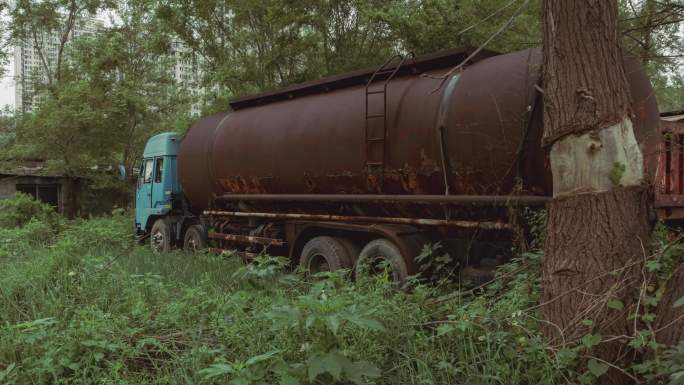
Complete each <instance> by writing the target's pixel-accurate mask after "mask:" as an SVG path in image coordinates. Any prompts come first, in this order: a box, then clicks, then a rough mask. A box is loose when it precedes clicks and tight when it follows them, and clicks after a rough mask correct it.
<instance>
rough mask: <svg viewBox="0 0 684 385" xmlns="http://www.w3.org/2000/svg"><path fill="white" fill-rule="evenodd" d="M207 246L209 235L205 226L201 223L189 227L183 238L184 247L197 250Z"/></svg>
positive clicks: (188, 249) (193, 250)
mask: <svg viewBox="0 0 684 385" xmlns="http://www.w3.org/2000/svg"><path fill="white" fill-rule="evenodd" d="M206 248H207V236H206V233H205V231H204V228H203V227H202V226H200V225H192V226H190V227H188V230H187V231H186V232H185V237H184V238H183V249H184V250H186V251H190V252H195V251H199V250H203V249H206Z"/></svg>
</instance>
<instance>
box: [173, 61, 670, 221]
mask: <svg viewBox="0 0 684 385" xmlns="http://www.w3.org/2000/svg"><path fill="white" fill-rule="evenodd" d="M420 60H422V59H421V58H416V61H418V62H420ZM440 60H441V61H438V63H439V66H438V67H434V66H433V67H430V68H421V67H420V66H414V67H413V68H412V69H410V70H406V72H402V73H401V74H399V75H401V76H399V75H398V76H397V77H396V78H395V79H393V80H392V81H391V82H390V83H389V85H388V88H387V94H386V97H387V112H386V114H387V127H386V130H387V132H386V142H385V145H386V150H385V153H384V154H383V156H384V159H385V162H384V178H379V177H378V175H376V174H373V173H369V172H367V167H366V154H365V148H366V138H365V135H366V134H365V133H364V131H365V130H364V127H365V118H364V117H365V113H364V108H365V107H364V104H365V85H364V82H362V81H361V80H362V78H364V76H366V77H367V76H368V73H367V72H366V75H363V74H362V73H361V72H359V74H356V75H354V74H352V75H345V76H341V77H340V78H339V79H337V80H335V79H333V80H331V81H328V82H327V83H326V82H320V83H319V84H313V85H312V84H310V85H303V86H296V87H295V88H293V89H290V90H289V91H288V90H284V91H282V92H280V93H269V94H266V95H261V96H259V97H255V98H251V99H250V98H246V99H241V101H242V102H241V104H240V103H238V104H236V105H235V106H234V107H237V108H239V109H238V110H237V111H234V112H233V113H230V114H228V113H222V114H217V115H213V116H210V117H208V118H206V119H203V120H200V121H198V122H197V123H196V124H195V125H194V126H193V127H192V128H191V129H190V130H189V132H188V133H187V135H186V137H185V138H184V140H183V142H182V145H181V149H180V154H179V175H180V180H181V184H182V187H183V191H184V194H185V195H186V196H187V198H188V200H189V202H190V204H191V205H190V206H191V209H192V210H193V212H195V213H200V212H202V211H203V210H205V209H209V208H212V209H214V208H217V209H230V210H231V211H238V210H237V209H236V207H233V206H230V205H231V201H229V200H223V201H216V197H228V196H231V195H232V196H240V195H254V196H255V198H254V199H253V200H252V201H251V202H247V203H248V204H249V207H250V210H249V211H256V212H259V211H261V212H274V211H275V212H281V213H298V212H308V213H311V206H307V205H306V203H308V202H319V203H318V205H319V208H323V207H324V204H323V202H324V201H325V199H327V198H331V197H335V196H346V195H349V196H352V195H359V196H367V195H383V196H395V195H396V196H435V195H443V194H444V192H445V191H446V188H447V186H448V187H449V193H450V195H448V196H449V197H450V196H474V195H477V196H496V197H497V198H495V199H493V200H492V202H498V201H499V198H498V197H501V196H507V195H525V196H541V197H548V196H550V193H551V191H552V188H551V173H550V168H549V165H548V156H547V149H545V148H542V147H541V145H540V143H541V140H540V138H541V133H542V111H541V98H540V95H539V94H538V92H537V91H536V90H535V87H534V85H535V84H537V83H538V82H539V74H540V66H541V62H542V60H541V54H540V51H539V50H538V49H532V50H526V51H520V52H515V53H511V54H506V55H499V56H493V57H487V58H481V59H480V60H477V61H475V62H474V63H473V64H471V65H469V66H466V67H465V69H464V70H463V71H461V72H460V73H458V74H456V75H457V76H458V81H457V82H455V83H453V89H451V90H449V92H448V97H446V96H445V94H446V92H445V91H444V89H445V88H444V87H445V85H448V84H450V80H451V79H453V78H449V79H447V81H446V82H444V81H443V80H444V79H442V78H437V79H435V78H434V77H439V76H441V75H443V74H444V73H446V72H447V71H448V70H449V69H450V68H451V67H452V66H454V65H456V64H459V63H460V60H462V58H461V57H460V56H459V55H454V56H451V57H449V56H447V57H446V58H442V59H440ZM407 66H408V64H407ZM627 67H628V68H627V72H628V74H627V77H628V80H629V81H630V86H631V91H632V96H633V98H634V100H635V103H634V112H635V117H634V126H635V131H636V136H637V139H638V140H639V142H640V143H641V144H642V145H643V146H645V147H646V146H653V147H649V148H655V147H656V146H657V136H658V135H659V133H658V132H657V131H658V129H657V127H654V126H653V124H652V120H653V114H654V108H655V99H654V97H653V93H652V89H651V87H650V84H649V83H648V78H647V77H646V75H645V73H644V71H643V69H642V68H641V67H639V66H638V65H637V64H629V65H628V66H627ZM422 75H429V76H422ZM355 76H356V78H355ZM352 78H353V79H356V80H354V82H350V80H349V79H352ZM344 79H346V80H344ZM355 82H356V83H355ZM440 86H441V87H440ZM298 87H299V88H298ZM326 87H327V91H326ZM299 91H301V92H299ZM288 92H289V94H288ZM276 94H277V95H276ZM283 95H286V96H287V95H289V96H287V97H286V98H282V96H283ZM290 96H292V98H291V99H290V98H289V97H290ZM445 98H446V99H445ZM379 99H381V98H379ZM440 106H441V108H440ZM381 107H382V105H381V103H380V102H378V103H371V105H369V113H371V114H372V113H377V112H378V111H380V110H381ZM374 111H375V112H374ZM440 111H441V113H440ZM438 116H442V117H441V118H439V123H440V126H441V127H443V130H441V136H440V135H437V134H436V133H437V130H436V127H435V126H436V124H437V123H438ZM376 120H379V119H376ZM656 120H657V112H656ZM369 131H370V133H369V135H370V136H371V137H376V136H374V135H376V134H377V135H381V134H382V127H381V125H375V126H374V125H370V126H369ZM654 131H655V134H654ZM378 147H379V146H378ZM645 158H647V163H649V164H650V163H652V161H653V159H654V158H653V157H645ZM443 159H444V160H443ZM649 170H651V168H649ZM282 194H287V195H320V196H321V197H322V198H315V199H314V198H312V199H309V200H308V201H306V200H301V201H297V200H293V201H290V202H289V204H288V205H279V206H277V207H275V206H274V205H272V204H271V202H269V201H268V199H266V198H264V199H261V198H257V196H271V197H274V198H275V197H277V196H279V195H282ZM348 199H350V200H351V199H356V198H348ZM362 199H366V198H362ZM402 199H403V198H400V199H395V200H394V201H392V200H391V199H389V200H388V201H387V202H386V203H387V204H388V205H390V206H391V205H392V204H394V203H401V204H402V205H403V204H404V201H403V200H402ZM400 201H401V202H400ZM336 202H337V201H330V202H329V203H330V204H334V203H336ZM349 202H351V201H349ZM432 203H434V205H435V206H436V207H437V209H429V207H428V206H426V205H427V204H432ZM441 204H443V203H441V202H439V201H438V200H435V201H434V202H424V203H422V204H421V206H419V207H403V206H402V207H401V209H399V208H396V207H395V208H392V207H383V210H385V212H387V213H389V215H387V214H385V215H384V216H391V215H397V216H401V217H404V218H406V219H411V218H426V214H425V213H426V211H429V212H430V213H431V215H430V217H431V218H430V219H435V220H439V219H442V218H448V216H444V215H443V214H444V213H443V212H442V214H441V216H440V214H439V210H438V209H439V205H441ZM483 205H484V204H483ZM364 210H365V208H364ZM320 211H322V213H335V214H339V213H341V211H338V210H334V209H329V208H325V210H323V209H321V210H320ZM320 213H321V212H319V214H320ZM374 214H375V213H373V215H374ZM380 214H382V213H380ZM379 216H383V215H379ZM456 217H459V218H464V217H463V216H456ZM496 219H501V220H502V221H503V220H505V217H504V216H500V217H498V218H496Z"/></svg>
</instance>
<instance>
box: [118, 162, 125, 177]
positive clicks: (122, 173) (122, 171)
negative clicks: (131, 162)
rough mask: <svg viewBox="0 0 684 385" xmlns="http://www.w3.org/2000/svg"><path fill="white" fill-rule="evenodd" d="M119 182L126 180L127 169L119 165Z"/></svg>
mask: <svg viewBox="0 0 684 385" xmlns="http://www.w3.org/2000/svg"><path fill="white" fill-rule="evenodd" d="M119 180H126V167H125V166H124V165H123V164H119Z"/></svg>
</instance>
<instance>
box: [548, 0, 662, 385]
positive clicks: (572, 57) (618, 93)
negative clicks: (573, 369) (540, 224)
mask: <svg viewBox="0 0 684 385" xmlns="http://www.w3.org/2000/svg"><path fill="white" fill-rule="evenodd" d="M617 10H618V8H617V1H616V0H583V1H580V0H546V1H544V5H543V17H544V20H543V29H544V31H543V32H544V130H545V132H544V137H543V141H544V144H546V145H550V146H551V150H550V159H551V169H552V173H553V184H554V199H553V201H552V202H551V203H550V204H549V206H548V223H547V237H546V244H545V260H544V269H543V293H542V304H543V306H542V311H543V313H544V316H545V318H546V320H547V321H549V323H548V324H547V326H546V327H545V334H546V335H547V337H548V338H549V339H550V340H551V343H552V344H554V345H556V346H560V345H562V344H564V343H571V342H577V341H579V340H580V339H581V338H582V337H583V336H585V335H587V334H591V335H594V336H599V335H600V336H603V337H604V338H603V341H602V342H600V343H598V345H596V346H595V347H593V348H592V349H590V350H589V352H588V353H587V354H586V355H585V357H584V359H585V361H587V362H588V361H589V360H591V358H590V357H594V359H595V360H596V361H595V362H600V363H604V362H606V363H609V364H610V365H615V366H618V367H627V366H629V365H628V364H629V362H630V361H631V360H633V359H634V357H633V356H632V352H630V351H629V350H627V349H626V348H627V345H626V344H624V341H620V340H615V341H612V342H606V338H605V337H607V336H621V335H629V334H633V332H634V331H633V330H631V329H633V327H634V324H633V322H632V321H628V319H627V318H628V317H627V313H628V312H629V311H630V310H631V309H633V307H634V306H632V304H633V302H634V299H635V298H637V297H638V295H635V293H634V290H638V289H639V286H640V284H641V282H642V280H641V273H640V272H641V265H642V263H643V261H644V259H645V258H646V250H647V247H648V244H649V237H650V233H651V225H650V223H649V220H648V213H649V207H648V202H649V199H648V194H647V189H646V188H645V187H643V186H644V183H643V182H644V181H643V179H644V177H643V175H644V172H643V160H642V159H643V158H642V154H641V151H640V149H639V146H638V144H637V141H636V138H635V135H634V131H633V129H632V123H631V121H630V113H631V111H630V106H631V103H630V95H629V89H628V86H627V80H626V77H625V73H624V69H623V63H622V51H621V48H620V34H619V31H618V24H617V16H618V12H617ZM637 294H638V293H637ZM617 301H619V302H620V303H621V304H622V305H624V307H622V308H620V306H618V305H615V306H612V308H611V307H609V306H608V303H609V302H610V303H613V304H617ZM628 380H629V377H626V376H625V374H624V373H623V372H621V371H620V370H617V369H613V368H611V369H610V370H609V371H608V372H607V373H606V374H604V375H601V376H600V377H599V378H598V380H597V381H596V382H597V383H606V384H622V383H626V382H628Z"/></svg>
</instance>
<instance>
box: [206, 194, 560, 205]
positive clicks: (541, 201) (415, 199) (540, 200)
mask: <svg viewBox="0 0 684 385" xmlns="http://www.w3.org/2000/svg"><path fill="white" fill-rule="evenodd" d="M216 199H218V200H223V201H273V202H278V201H281V202H345V203H389V204H396V203H407V204H435V203H436V204H450V205H461V206H543V205H545V204H546V203H547V202H548V201H550V200H551V198H550V197H548V196H542V195H383V194H225V195H221V196H219V197H217V198H216Z"/></svg>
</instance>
